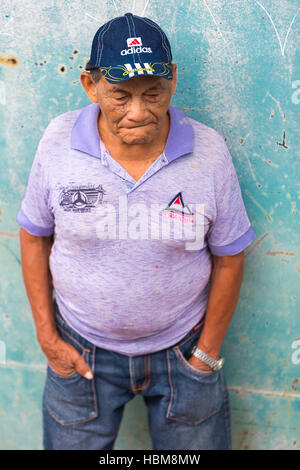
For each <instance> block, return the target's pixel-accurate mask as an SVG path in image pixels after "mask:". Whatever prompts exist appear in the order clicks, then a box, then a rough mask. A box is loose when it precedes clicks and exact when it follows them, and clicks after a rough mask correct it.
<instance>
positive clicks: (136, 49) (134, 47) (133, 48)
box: [121, 38, 152, 55]
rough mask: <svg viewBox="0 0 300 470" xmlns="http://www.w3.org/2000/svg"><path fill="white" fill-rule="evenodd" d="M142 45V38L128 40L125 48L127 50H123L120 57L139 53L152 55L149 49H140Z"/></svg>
mask: <svg viewBox="0 0 300 470" xmlns="http://www.w3.org/2000/svg"><path fill="white" fill-rule="evenodd" d="M142 45H143V43H142V38H128V39H127V46H128V48H129V49H123V50H122V51H121V55H127V54H141V53H147V54H151V53H152V49H151V47H142Z"/></svg>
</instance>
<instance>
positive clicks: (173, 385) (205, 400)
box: [166, 333, 224, 426]
mask: <svg viewBox="0 0 300 470" xmlns="http://www.w3.org/2000/svg"><path fill="white" fill-rule="evenodd" d="M198 338H199V333H196V334H192V335H191V336H190V337H189V338H188V339H187V340H185V341H184V342H183V343H180V344H179V345H176V346H175V347H173V348H169V349H168V350H167V360H168V368H169V383H170V401H169V406H168V410H167V414H166V417H167V418H169V419H173V420H177V421H181V422H184V423H187V424H191V425H194V426H195V425H197V424H200V423H202V422H203V421H205V420H206V419H208V418H209V417H210V416H213V415H214V414H216V413H218V412H219V411H220V410H221V408H222V406H223V402H224V395H223V385H222V384H223V382H222V374H223V372H222V370H218V371H201V370H200V369H197V368H196V367H194V366H192V365H190V364H189V362H188V359H189V358H190V356H191V352H192V348H193V346H194V345H195V344H197V342H198Z"/></svg>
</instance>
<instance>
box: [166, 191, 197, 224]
mask: <svg viewBox="0 0 300 470" xmlns="http://www.w3.org/2000/svg"><path fill="white" fill-rule="evenodd" d="M162 212H163V214H164V215H165V216H167V217H171V218H172V219H177V220H181V221H182V222H194V217H193V215H194V213H193V212H192V211H191V209H190V208H189V206H188V205H185V204H184V203H183V199H182V195H181V193H178V194H176V196H175V197H173V199H172V200H171V201H170V202H169V204H168V206H167V207H166V208H165V209H163V211H162Z"/></svg>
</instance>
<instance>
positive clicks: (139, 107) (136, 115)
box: [127, 97, 149, 125]
mask: <svg viewBox="0 0 300 470" xmlns="http://www.w3.org/2000/svg"><path fill="white" fill-rule="evenodd" d="M127 119H128V120H129V121H133V122H134V123H137V124H141V125H142V124H146V123H147V122H148V121H149V111H148V110H147V107H146V105H145V103H144V102H143V100H142V99H141V98H139V97H134V98H132V100H131V102H130V105H129V108H128V111H127Z"/></svg>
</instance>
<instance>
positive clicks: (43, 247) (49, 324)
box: [20, 227, 91, 378]
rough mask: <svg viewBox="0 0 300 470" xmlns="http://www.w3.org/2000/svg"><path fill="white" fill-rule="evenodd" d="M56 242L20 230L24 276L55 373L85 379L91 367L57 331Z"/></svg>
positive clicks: (41, 340)
mask: <svg viewBox="0 0 300 470" xmlns="http://www.w3.org/2000/svg"><path fill="white" fill-rule="evenodd" d="M53 240H54V235H50V236H36V235H32V234H30V233H29V232H27V231H26V230H25V229H23V228H22V227H21V228H20V246H21V266H22V275H23V279H24V285H25V289H26V293H27V297H28V300H29V303H30V306H31V310H32V314H33V318H34V322H35V327H36V336H37V340H38V342H39V344H40V346H41V349H42V351H43V352H44V354H45V355H46V357H47V360H48V362H49V365H50V367H52V369H53V370H54V371H55V370H57V371H58V373H59V374H61V375H65V374H69V373H70V372H72V371H73V370H74V368H75V369H76V370H77V371H78V372H79V373H80V374H82V375H85V374H86V373H87V372H88V371H89V372H90V373H91V371H90V368H89V366H88V365H87V364H86V362H85V361H84V359H83V357H82V356H81V355H80V354H79V352H78V351H77V350H76V349H75V348H74V347H73V346H72V345H71V344H68V343H66V342H65V341H63V340H62V338H61V337H60V335H59V334H58V331H57V328H56V322H55V317H54V305H53V298H52V293H53V286H52V276H51V272H50V269H49V256H50V252H51V247H52V244H53ZM87 378H91V377H89V376H87Z"/></svg>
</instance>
